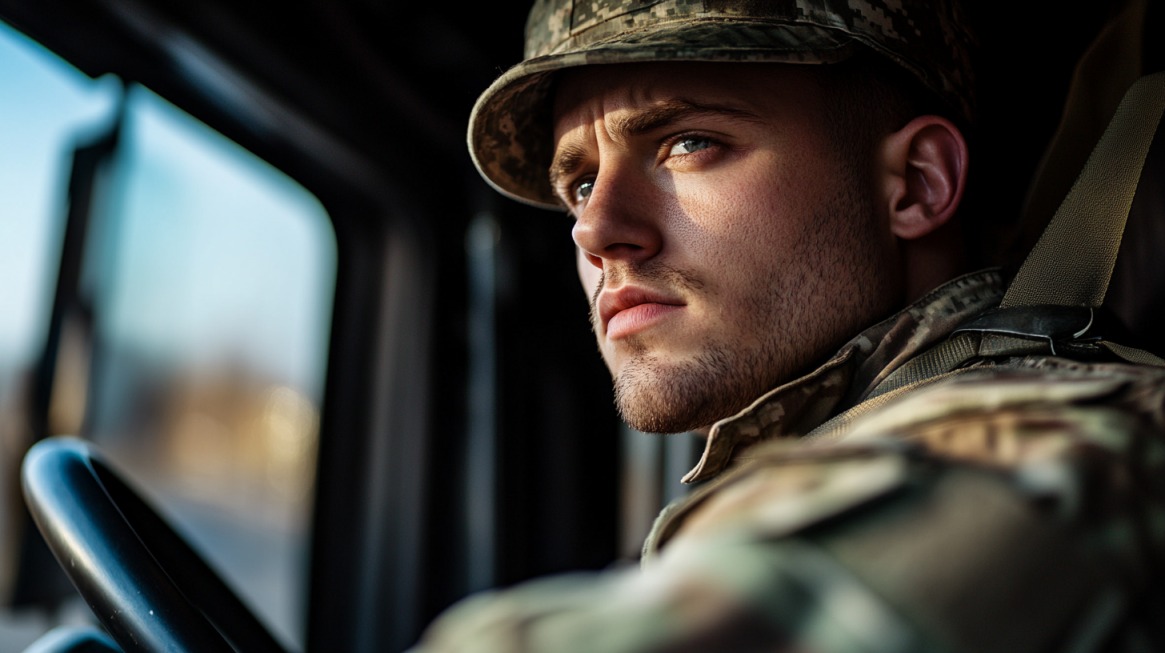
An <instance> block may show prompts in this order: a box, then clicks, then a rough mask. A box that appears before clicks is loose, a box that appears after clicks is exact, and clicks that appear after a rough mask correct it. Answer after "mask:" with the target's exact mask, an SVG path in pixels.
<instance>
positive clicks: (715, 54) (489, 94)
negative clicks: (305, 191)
mask: <svg viewBox="0 0 1165 653" xmlns="http://www.w3.org/2000/svg"><path fill="white" fill-rule="evenodd" d="M726 33H730V34H731V38H730V39H726V38H725V34H726ZM859 40H864V39H861V38H860V37H857V38H855V35H853V34H850V33H847V32H846V31H845V30H844V29H830V28H823V27H820V26H817V25H809V24H799V23H788V22H781V23H777V22H760V21H755V20H747V21H745V20H740V21H733V20H725V19H723V18H717V19H702V20H692V19H690V18H689V19H686V20H683V21H677V22H676V23H661V24H657V25H653V26H652V27H651V28H650V29H645V30H640V31H633V32H630V33H623V34H620V35H618V36H617V37H615V38H612V39H610V40H606V41H597V42H594V43H589V44H587V45H586V46H583V47H579V48H576V49H574V50H570V51H566V52H553V53H550V54H547V55H544V56H541V57H536V58H532V59H528V60H526V61H524V62H522V63H520V64H518V65H516V66H514V67H513V68H510V69H509V70H507V71H506V72H505V73H504V74H502V75H501V76H500V77H499V78H498V79H497V80H496V81H494V83H493V84H491V85H490V87H489V88H487V89H486V90H485V92H484V93H482V94H481V96H480V97H479V98H478V100H477V102H476V104H475V105H474V107H473V111H472V112H471V113H470V117H469V133H468V144H469V151H470V155H471V157H472V159H473V163H474V165H475V166H476V167H477V169H478V171H479V172H480V173H481V175H482V177H484V178H485V180H486V181H487V182H489V184H490V185H491V186H493V187H494V188H495V189H497V190H498V191H499V192H501V193H502V194H503V195H506V196H508V197H511V198H513V199H515V200H518V201H520V202H524V203H526V204H531V205H533V206H539V207H542V208H548V209H562V208H563V207H562V203H561V202H560V201H559V200H558V199H557V197H556V196H555V194H554V192H553V190H552V189H551V187H550V182H549V179H548V167H549V165H550V161H551V157H552V156H553V143H552V142H551V141H552V125H551V115H550V111H551V107H550V104H551V101H552V99H553V98H552V90H553V79H554V75H555V73H557V72H558V71H561V70H565V69H568V68H576V67H579V66H591V65H605V64H619V63H638V62H652V61H701V62H728V61H733V62H770V63H801V64H820V63H836V62H839V61H843V60H845V59H847V58H848V57H849V56H851V55H852V54H853V52H854V51H855V50H856V47H855V46H856V44H857V42H858V41H859Z"/></svg>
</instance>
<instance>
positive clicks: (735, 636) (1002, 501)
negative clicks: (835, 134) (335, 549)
mask: <svg viewBox="0 0 1165 653" xmlns="http://www.w3.org/2000/svg"><path fill="white" fill-rule="evenodd" d="M1001 296H1002V284H1001V280H1000V275H999V273H998V272H995V271H985V272H980V273H976V274H972V275H968V276H965V277H962V278H959V279H956V280H954V281H951V282H949V283H948V284H945V285H944V286H942V287H941V288H939V289H937V290H935V291H934V292H932V293H931V294H929V295H928V296H926V297H924V298H922V299H921V300H919V301H918V302H916V303H915V304H913V305H912V306H910V307H908V308H907V309H905V310H903V311H902V312H900V313H899V314H897V315H895V316H893V317H891V318H890V319H888V320H886V321H884V322H882V323H880V324H878V325H876V326H874V327H871V328H870V329H868V330H866V331H865V332H863V333H862V334H860V335H859V336H857V337H856V338H854V339H853V340H851V341H850V342H849V343H847V344H846V345H845V346H844V347H842V349H841V350H840V351H839V352H838V353H837V354H836V355H835V356H834V357H833V358H831V359H830V360H829V361H827V362H826V363H825V364H824V365H822V366H821V367H819V368H818V369H817V370H815V371H813V372H812V373H810V374H807V375H805V376H804V377H802V378H800V379H797V380H795V381H792V382H790V383H787V384H785V385H783V386H781V387H779V388H777V389H775V390H773V391H772V392H770V393H768V394H766V395H765V396H764V397H761V398H760V399H758V400H757V401H756V402H755V403H754V404H753V405H752V406H751V407H749V408H748V409H746V410H744V411H742V412H741V413H740V414H738V415H736V416H734V417H731V418H729V419H726V420H723V421H721V422H720V423H718V424H717V425H716V426H715V427H714V428H713V430H712V432H711V434H710V436H709V438H708V441H707V447H706V450H705V452H704V455H703V457H702V459H701V460H700V463H699V464H698V465H697V467H696V468H695V469H693V470H692V472H691V473H689V475H688V477H687V478H688V479H689V480H695V481H706V482H705V483H704V484H703V485H701V486H700V487H698V488H697V489H696V490H695V491H694V492H693V493H692V494H691V495H690V496H688V497H686V498H684V499H681V500H680V501H678V502H676V503H675V504H673V505H672V506H669V507H668V508H667V509H665V510H664V512H663V513H662V514H661V515H660V517H659V519H658V520H657V521H656V524H655V526H654V528H653V529H652V533H651V536H650V537H649V538H648V541H647V544H646V545H645V548H644V559H643V565H642V569H639V570H630V569H628V570H611V571H608V572H604V573H600V574H579V575H574V576H565V577H559V578H552V579H548V580H543V581H535V582H532V583H528V584H526V585H523V586H520V587H518V588H515V589H511V590H506V591H503V592H498V593H492V594H485V595H481V596H478V597H475V598H471V599H469V600H467V601H466V602H464V603H463V604H461V605H460V606H458V607H456V608H455V609H453V610H451V611H450V612H449V613H447V614H446V615H445V616H444V617H443V618H442V619H440V620H438V621H437V622H436V623H435V624H434V626H433V627H432V628H431V629H430V631H429V632H428V633H427V634H426V637H425V639H424V640H423V641H422V644H421V646H420V647H419V648H418V649H417V651H416V653H422V652H424V653H430V652H438V651H440V652H470V651H513V652H518V651H556V652H572V651H578V652H584V651H587V652H596V653H598V652H604V653H615V652H619V651H653V652H658V651H742V652H743V651H776V650H782V651H784V650H788V651H885V652H891V651H893V652H904V651H952V652H955V651H966V652H973V651H974V652H979V651H992V652H996V651H1028V652H1030V651H1092V650H1106V651H1154V650H1162V649H1161V647H1162V646H1163V645H1165V639H1161V638H1162V636H1163V634H1165V633H1162V632H1161V631H1160V629H1161V624H1160V623H1159V617H1160V615H1161V614H1163V613H1162V610H1163V609H1165V604H1163V603H1162V592H1161V587H1160V583H1161V581H1163V580H1165V578H1162V577H1161V567H1160V564H1161V562H1162V561H1163V560H1162V555H1161V552H1162V551H1163V550H1165V549H1163V544H1165V542H1163V540H1165V529H1163V525H1165V509H1163V505H1165V503H1163V500H1165V436H1163V435H1162V434H1163V433H1165V428H1163V427H1165V367H1154V366H1145V365H1129V364H1125V363H1123V362H1120V361H1117V360H1114V359H1113V358H1112V357H1109V356H1106V355H1105V354H1103V352H1100V351H1098V352H1097V353H1096V359H1095V360H1093V361H1090V362H1080V361H1076V360H1071V359H1068V358H1063V357H1058V356H1053V355H1050V354H1049V353H1047V352H1046V350H1047V349H1048V347H1049V345H1048V344H1047V343H1038V342H1034V341H1028V342H1025V343H1011V344H1010V345H1008V346H1006V347H1003V348H1002V350H1003V353H1000V354H998V355H975V356H972V357H970V358H969V359H968V360H967V361H966V362H965V363H964V364H962V365H960V366H959V367H958V368H957V369H956V370H954V371H951V372H948V373H946V374H943V375H940V376H937V377H931V378H929V379H927V380H924V381H921V382H916V383H915V384H913V385H910V386H905V387H901V388H896V389H893V390H886V387H887V380H888V379H892V378H893V376H894V374H893V373H894V372H895V371H896V370H901V369H903V367H904V366H906V365H908V364H909V363H910V362H911V361H915V360H918V359H919V357H920V354H921V353H922V352H924V351H925V350H927V349H928V348H931V347H932V346H933V345H935V344H938V343H942V342H943V341H945V340H946V339H947V338H948V337H949V336H950V334H951V332H952V330H953V329H954V328H955V326H956V325H958V324H959V323H961V322H963V321H965V320H966V319H967V318H968V317H970V316H974V315H976V314H977V313H979V312H981V311H982V310H984V309H985V308H987V307H990V306H994V305H995V304H997V303H998V302H999V300H1000V298H1001ZM972 337H978V336H972ZM997 344H998V343H997ZM980 349H984V348H982V347H980ZM1008 349H1011V350H1012V352H1011V353H1008V351H1007V350H1008ZM1019 350H1027V351H1028V352H1029V353H1017V352H1018V351H1019ZM1041 350H1044V353H1040V351H1041ZM891 385H892V384H891ZM1154 617H1158V620H1157V622H1154V620H1153V619H1154ZM1153 628H1156V629H1157V630H1156V631H1154V630H1152V629H1153Z"/></svg>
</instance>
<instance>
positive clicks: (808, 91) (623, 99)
mask: <svg viewBox="0 0 1165 653" xmlns="http://www.w3.org/2000/svg"><path fill="white" fill-rule="evenodd" d="M810 68H811V67H809V66H777V65H745V64H637V65H626V66H591V67H588V68H584V69H580V70H579V71H573V72H569V73H567V74H564V75H563V76H562V79H561V81H560V85H559V86H558V87H557V92H556V102H555V109H554V125H555V132H554V134H555V148H556V149H555V159H554V163H553V164H552V166H551V171H550V172H551V178H552V181H553V183H554V185H555V188H556V190H557V192H558V193H559V195H560V196H561V197H562V198H563V199H564V200H565V201H566V202H567V204H568V205H569V206H570V207H571V213H572V214H573V216H574V218H575V221H576V222H575V225H574V232H573V234H574V240H575V243H576V244H577V245H578V252H579V260H578V265H579V273H580V278H581V279H582V282H583V285H584V288H585V289H586V291H587V292H588V294H589V296H590V297H591V299H592V322H593V326H594V332H595V335H596V337H597V339H598V343H599V349H600V351H601V352H602V355H603V358H604V360H605V361H606V363H607V365H608V367H609V368H610V370H611V373H612V376H613V378H614V380H615V388H616V398H617V403H618V405H619V408H620V411H621V412H622V414H623V417H624V419H626V420H627V421H628V423H629V424H631V425H632V426H634V427H635V428H638V429H641V430H645V431H654V432H675V431H684V430H694V429H698V428H702V427H706V426H709V425H710V424H712V423H713V422H715V421H716V420H719V419H721V418H724V417H727V416H730V415H732V414H734V413H735V412H737V411H739V410H741V409H742V408H744V407H746V406H747V405H748V404H749V403H751V402H752V401H753V400H754V399H756V398H757V397H758V396H759V395H760V394H762V393H764V392H766V391H767V390H769V389H771V388H773V387H775V386H776V385H778V384H779V383H782V382H784V381H787V380H789V379H791V378H792V377H793V375H795V374H796V373H798V372H801V371H803V370H805V369H806V368H807V367H808V366H810V365H812V364H816V363H818V362H820V361H821V359H823V358H824V357H825V356H826V355H828V354H829V353H832V351H833V350H834V349H835V348H836V347H838V346H839V345H840V344H842V343H843V342H845V341H846V340H848V339H849V338H850V337H852V336H853V335H855V334H856V332H857V331H858V330H860V329H861V328H864V327H865V326H867V325H868V324H871V323H873V322H874V321H876V319H878V318H879V317H882V316H883V315H885V314H886V313H888V312H889V311H890V310H892V309H893V308H894V307H895V306H896V304H897V303H898V302H899V301H900V300H901V292H900V290H899V286H900V285H901V280H900V273H899V272H898V269H897V268H898V263H897V258H896V243H895V240H894V238H893V236H892V235H891V233H890V231H889V227H888V224H887V218H886V217H885V216H886V211H885V210H880V208H879V202H878V201H877V200H876V197H877V195H878V192H877V188H876V184H875V181H874V179H875V178H876V175H875V174H874V169H875V166H876V162H875V161H855V160H846V159H845V158H844V157H843V156H842V155H841V153H839V152H837V151H836V150H837V148H836V147H834V146H833V145H832V144H831V139H830V137H829V135H828V132H827V131H826V128H825V127H826V126H825V124H824V114H825V112H824V111H823V108H824V104H823V103H824V102H825V101H826V97H825V95H824V92H823V91H822V90H821V89H820V88H819V87H818V85H817V84H816V83H815V82H814V80H813V79H812V77H811V74H812V73H811V71H810V70H809V69H810ZM832 143H836V140H833V141H832Z"/></svg>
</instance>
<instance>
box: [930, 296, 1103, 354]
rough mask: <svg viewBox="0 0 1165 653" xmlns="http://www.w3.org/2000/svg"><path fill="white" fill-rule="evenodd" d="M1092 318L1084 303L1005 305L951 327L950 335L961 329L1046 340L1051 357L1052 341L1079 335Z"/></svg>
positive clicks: (1089, 326) (1054, 344) (1071, 338)
mask: <svg viewBox="0 0 1165 653" xmlns="http://www.w3.org/2000/svg"><path fill="white" fill-rule="evenodd" d="M1092 318H1093V314H1092V308H1091V307H1088V306H1057V305H1054V304H1047V305H1041V306H1008V307H1006V308H993V309H990V310H988V311H985V312H984V313H982V314H981V315H979V316H978V317H976V318H975V319H973V320H971V321H970V322H968V323H966V324H964V325H963V326H961V327H959V328H957V329H955V330H954V331H953V332H952V333H951V335H954V334H956V333H963V332H975V333H996V334H1001V335H1008V336H1015V337H1019V338H1029V339H1033V340H1046V341H1047V342H1048V348H1049V349H1051V350H1052V355H1053V356H1055V355H1056V343H1057V342H1064V341H1067V340H1076V339H1078V338H1080V337H1081V336H1083V335H1084V334H1085V333H1087V332H1088V329H1089V328H1091V327H1092Z"/></svg>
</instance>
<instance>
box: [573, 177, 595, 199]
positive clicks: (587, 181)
mask: <svg viewBox="0 0 1165 653" xmlns="http://www.w3.org/2000/svg"><path fill="white" fill-rule="evenodd" d="M594 190H595V178H594V177H583V178H581V179H577V180H575V181H572V182H571V183H570V185H569V186H568V188H567V191H568V192H567V198H568V199H569V200H570V203H571V204H572V205H574V206H578V205H580V204H582V203H584V202H586V201H587V198H589V197H590V196H591V193H592V192H594Z"/></svg>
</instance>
